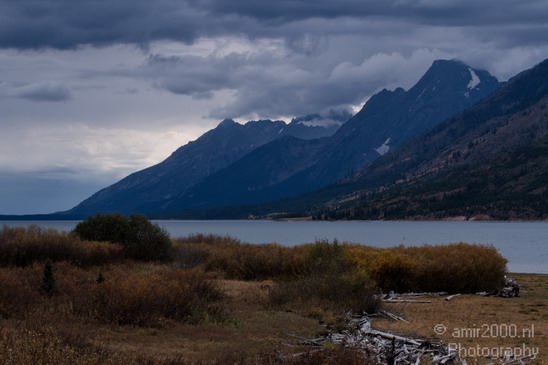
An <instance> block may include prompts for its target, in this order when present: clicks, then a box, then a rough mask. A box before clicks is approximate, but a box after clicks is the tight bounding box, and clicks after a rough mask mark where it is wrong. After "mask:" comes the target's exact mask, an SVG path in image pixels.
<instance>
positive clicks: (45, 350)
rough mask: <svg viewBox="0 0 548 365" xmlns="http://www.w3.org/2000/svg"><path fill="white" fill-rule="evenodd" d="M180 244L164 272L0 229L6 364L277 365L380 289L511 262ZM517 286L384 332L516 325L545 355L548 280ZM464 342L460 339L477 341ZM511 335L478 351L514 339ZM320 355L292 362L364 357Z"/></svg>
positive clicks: (469, 255)
mask: <svg viewBox="0 0 548 365" xmlns="http://www.w3.org/2000/svg"><path fill="white" fill-rule="evenodd" d="M174 248H175V255H176V258H175V260H174V261H173V262H171V263H169V264H166V263H159V262H155V263H142V262H141V263H136V262H133V261H129V260H127V259H125V258H124V257H123V255H120V247H119V246H116V245H111V244H105V243H97V242H87V241H81V240H79V239H77V238H76V237H75V236H72V235H67V234H63V233H59V232H56V231H52V230H40V229H38V228H36V227H33V228H30V229H7V228H4V229H3V230H2V231H0V288H1V289H0V328H1V330H0V363H1V364H4V363H5V364H35V363H44V364H54V363H55V364H61V365H64V364H74V363H78V364H102V363H106V364H127V363H135V364H149V365H156V364H158V365H167V364H186V363H200V364H201V363H204V364H206V363H212V364H226V363H241V364H252V363H264V364H269V363H279V359H280V357H279V356H278V355H277V354H287V353H289V354H290V353H294V352H299V351H302V349H301V348H299V347H293V346H287V344H288V343H289V344H292V345H294V344H295V341H294V337H292V335H296V336H301V337H305V338H311V337H315V336H317V335H318V334H319V333H320V332H324V331H325V328H324V327H323V326H322V325H320V323H319V321H318V320H321V321H323V322H332V323H335V322H336V314H337V313H340V312H345V311H346V310H347V309H349V308H351V307H352V306H353V305H354V303H355V301H356V299H357V298H358V299H359V302H360V303H361V302H363V300H362V299H363V298H370V297H371V296H370V294H371V293H373V292H374V291H375V288H373V285H374V284H377V285H378V286H380V287H382V288H383V289H390V288H392V286H394V288H396V289H398V288H399V289H405V288H407V289H416V290H421V289H423V290H428V289H433V288H437V286H436V285H438V286H441V287H440V288H439V289H440V290H453V291H454V290H458V289H462V290H464V291H467V292H473V291H474V290H476V289H480V290H490V289H492V288H494V287H496V286H497V284H498V281H499V280H500V279H501V276H502V274H503V268H504V264H505V260H504V259H503V258H502V257H500V255H498V254H497V253H496V251H495V250H494V249H492V248H489V247H485V246H474V245H466V244H459V245H448V246H439V247H434V246H426V247H419V248H403V247H396V248H393V249H388V250H383V249H377V248H371V247H365V246H359V245H351V244H341V245H338V244H332V243H329V242H317V243H315V244H310V245H302V246H298V247H292V248H288V247H283V246H280V245H275V244H271V245H260V246H259V245H248V244H242V243H241V242H239V241H237V240H234V239H232V238H230V237H216V236H192V237H189V238H184V239H179V240H176V241H175V242H174ZM46 258H49V259H51V261H53V272H54V278H55V287H54V290H53V291H52V293H51V294H49V295H45V294H44V293H43V292H42V291H41V290H40V287H41V281H42V276H43V268H44V261H45V260H46ZM206 271H207V272H206ZM99 274H101V275H99ZM99 276H100V277H101V278H102V279H103V280H98V278H99ZM229 279H231V280H229ZM243 280H248V281H243ZM518 280H519V281H520V282H521V283H522V284H523V285H524V291H523V294H522V297H521V298H516V299H501V298H483V297H477V296H473V295H463V296H460V297H457V298H455V299H453V300H452V301H450V302H446V301H443V300H440V299H439V298H437V299H434V300H433V303H432V304H409V305H407V306H406V307H405V309H404V312H403V315H404V316H406V317H407V318H408V319H409V320H410V321H411V322H412V323H411V324H409V325H408V324H403V323H391V322H388V321H383V320H377V321H376V322H375V325H378V326H380V327H383V328H386V329H393V330H395V331H398V332H401V333H403V334H405V333H407V334H418V335H422V336H427V337H432V336H433V335H434V333H433V326H434V325H435V324H437V323H443V324H445V325H446V326H447V327H449V328H471V327H473V326H480V325H481V324H483V323H487V324H501V325H502V324H505V325H514V324H515V325H516V326H517V328H519V329H520V330H522V329H524V328H529V327H527V326H530V325H532V324H534V325H535V328H534V337H531V338H527V339H520V340H522V341H521V342H525V341H527V345H528V346H529V345H530V346H538V347H539V348H540V351H541V356H545V354H546V351H547V350H548V349H546V340H545V336H546V333H547V331H548V328H547V327H546V322H547V321H546V320H547V319H548V318H547V309H546V302H547V299H548V278H547V277H546V276H534V275H524V276H519V277H518ZM455 283H456V284H455ZM462 283H464V285H461V284H462ZM418 285H422V286H418ZM459 285H461V286H459ZM305 289H306V290H305ZM364 289H368V290H367V293H366V294H367V296H365V297H362V296H361V295H362V294H363V293H362V292H364V291H365V290H364ZM273 293H277V294H278V295H279V294H281V297H280V296H278V299H280V298H281V299H282V300H281V302H283V304H281V305H280V304H278V305H273V302H272V298H273ZM400 309H401V308H400V307H399V306H392V308H391V310H393V311H399V310H400ZM441 321H443V322H441ZM442 339H444V340H451V338H448V337H447V335H446V336H445V337H442ZM466 340H467V341H466V342H463V344H472V343H473V341H468V339H466ZM473 340H474V341H475V340H476V339H473ZM482 340H483V339H482ZM509 340H510V339H508V338H495V339H488V341H487V342H482V344H484V343H485V344H487V345H510V346H513V345H515V344H516V343H518V342H519V341H518V342H516V341H515V340H516V339H515V338H513V339H511V340H512V341H509ZM489 341H490V342H489ZM508 341H509V342H508ZM324 350H325V351H324V352H322V353H319V352H314V351H313V352H311V353H306V354H305V355H304V356H302V357H296V358H291V360H288V359H290V358H287V359H286V361H285V363H291V364H302V365H304V364H321V363H328V364H357V363H362V362H364V361H366V359H364V358H363V357H360V356H359V355H358V354H356V353H355V352H351V351H350V352H348V351H345V350H341V349H336V348H333V349H324Z"/></svg>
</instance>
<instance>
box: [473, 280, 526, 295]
mask: <svg viewBox="0 0 548 365" xmlns="http://www.w3.org/2000/svg"><path fill="white" fill-rule="evenodd" d="M519 290H520V285H519V284H518V282H517V281H516V279H513V278H510V277H507V276H506V275H505V276H504V287H503V288H502V289H500V290H497V291H494V292H491V293H488V292H486V291H481V292H478V293H476V295H481V296H484V297H488V296H494V297H502V298H516V297H519Z"/></svg>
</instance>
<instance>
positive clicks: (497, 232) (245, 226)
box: [0, 220, 548, 274]
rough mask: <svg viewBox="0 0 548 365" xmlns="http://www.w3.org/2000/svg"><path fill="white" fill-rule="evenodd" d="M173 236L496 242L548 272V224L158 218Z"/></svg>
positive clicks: (515, 268) (513, 257) (519, 267)
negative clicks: (186, 219)
mask: <svg viewBox="0 0 548 365" xmlns="http://www.w3.org/2000/svg"><path fill="white" fill-rule="evenodd" d="M155 222H156V223H158V224H159V225H160V226H161V227H163V228H165V229H166V230H167V231H168V232H169V233H170V234H171V236H172V237H179V236H186V235H188V234H191V233H206V234H207V233H213V234H219V235H230V236H233V237H236V238H239V239H240V240H242V241H245V242H250V243H269V242H277V243H280V244H282V245H296V244H300V243H307V242H314V241H315V240H316V239H328V240H333V239H335V238H336V239H337V240H339V242H342V241H349V242H355V243H362V244H367V245H371V246H377V247H391V246H396V245H400V244H402V245H405V246H411V245H423V244H440V243H451V242H469V243H483V244H490V245H493V246H495V247H496V248H497V249H498V250H499V252H500V253H501V254H502V255H503V256H504V257H505V258H506V259H508V269H509V271H511V272H522V273H544V274H547V273H548V222H470V221H469V222H446V221H426V222H424V221H420V222H416V221H343V222H341V221H339V222H325V221H304V222H291V221H260V220H258V221H176V220H166V221H155ZM77 223H78V222H76V221H5V222H1V223H0V224H6V225H9V226H28V225H30V224H37V225H40V226H43V227H52V228H56V229H59V230H66V231H69V230H71V229H73V228H74V226H75V225H76V224H77Z"/></svg>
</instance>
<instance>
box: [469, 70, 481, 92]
mask: <svg viewBox="0 0 548 365" xmlns="http://www.w3.org/2000/svg"><path fill="white" fill-rule="evenodd" d="M468 71H470V76H471V77H472V79H471V80H470V82H469V83H468V89H469V90H472V89H473V88H475V87H476V86H478V84H479V83H480V78H479V77H478V75H476V73H475V72H474V70H472V69H471V68H468Z"/></svg>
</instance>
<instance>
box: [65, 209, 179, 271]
mask: <svg viewBox="0 0 548 365" xmlns="http://www.w3.org/2000/svg"><path fill="white" fill-rule="evenodd" d="M73 233H75V234H77V235H78V236H80V238H82V239H86V240H92V241H102V242H105V241H106V242H111V243H119V244H120V245H122V246H123V252H124V254H125V256H126V257H129V258H132V259H135V260H142V261H151V260H153V261H154V260H160V261H169V260H171V259H172V258H173V252H172V251H173V250H172V246H171V239H170V238H169V234H168V233H167V232H166V231H165V230H164V229H162V228H161V227H160V226H158V225H157V224H153V223H151V222H150V221H149V220H148V219H146V218H145V217H143V216H140V215H132V216H131V217H129V218H128V217H125V216H123V215H120V214H116V213H111V214H105V215H102V214H97V215H95V216H93V217H89V218H87V219H86V220H84V221H82V222H80V223H78V224H77V225H76V227H75V228H74V231H73Z"/></svg>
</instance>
